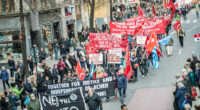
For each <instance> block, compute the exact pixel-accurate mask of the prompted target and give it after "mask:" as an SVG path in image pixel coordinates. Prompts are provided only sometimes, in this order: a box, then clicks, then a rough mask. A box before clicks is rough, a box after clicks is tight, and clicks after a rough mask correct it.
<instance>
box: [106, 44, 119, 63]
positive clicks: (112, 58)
mask: <svg viewBox="0 0 200 110" xmlns="http://www.w3.org/2000/svg"><path fill="white" fill-rule="evenodd" d="M121 58H122V50H121V48H115V49H111V50H109V53H108V63H110V64H119V63H121Z"/></svg>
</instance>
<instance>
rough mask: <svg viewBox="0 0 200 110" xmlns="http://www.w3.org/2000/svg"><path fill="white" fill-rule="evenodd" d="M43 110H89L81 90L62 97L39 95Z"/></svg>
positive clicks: (61, 95)
mask: <svg viewBox="0 0 200 110" xmlns="http://www.w3.org/2000/svg"><path fill="white" fill-rule="evenodd" d="M39 98H40V106H41V110H87V108H86V105H85V101H84V98H83V93H82V91H81V90H80V89H77V90H74V91H72V92H69V93H65V94H60V95H50V94H46V95H45V94H39Z"/></svg>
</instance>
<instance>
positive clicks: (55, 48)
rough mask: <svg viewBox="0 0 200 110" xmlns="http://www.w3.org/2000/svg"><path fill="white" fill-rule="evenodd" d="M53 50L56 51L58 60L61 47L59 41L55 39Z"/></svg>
mask: <svg viewBox="0 0 200 110" xmlns="http://www.w3.org/2000/svg"><path fill="white" fill-rule="evenodd" d="M53 49H54V53H55V60H58V49H59V45H58V41H57V39H54V42H53Z"/></svg>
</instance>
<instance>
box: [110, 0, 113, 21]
mask: <svg viewBox="0 0 200 110" xmlns="http://www.w3.org/2000/svg"><path fill="white" fill-rule="evenodd" d="M109 1H110V21H112V20H113V19H112V11H113V10H112V9H113V8H112V0H109Z"/></svg>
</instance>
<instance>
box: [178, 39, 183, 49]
mask: <svg viewBox="0 0 200 110" xmlns="http://www.w3.org/2000/svg"><path fill="white" fill-rule="evenodd" d="M179 42H180V44H181V47H183V36H179Z"/></svg>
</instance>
